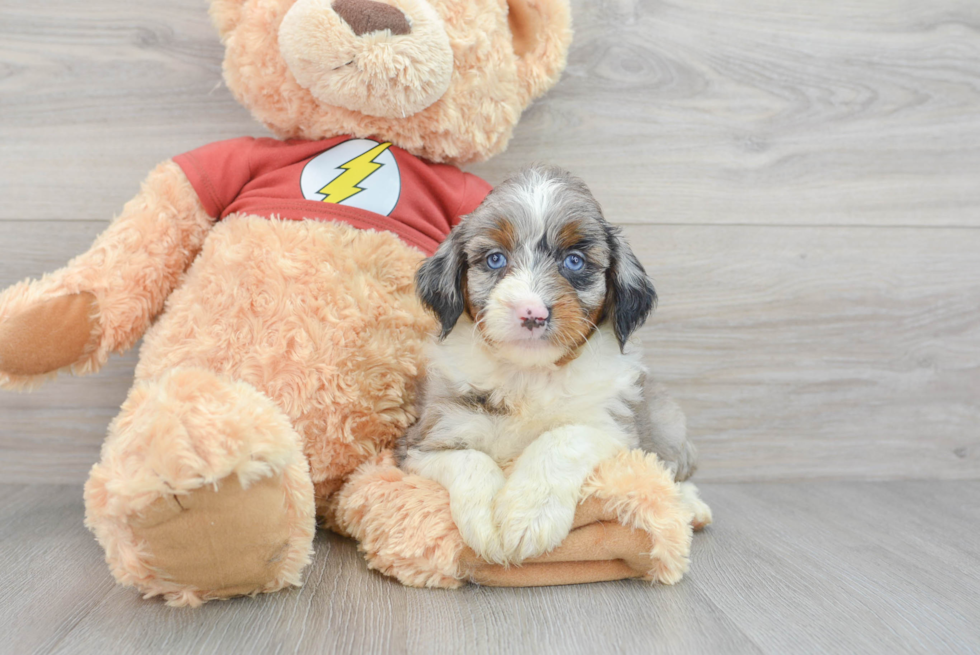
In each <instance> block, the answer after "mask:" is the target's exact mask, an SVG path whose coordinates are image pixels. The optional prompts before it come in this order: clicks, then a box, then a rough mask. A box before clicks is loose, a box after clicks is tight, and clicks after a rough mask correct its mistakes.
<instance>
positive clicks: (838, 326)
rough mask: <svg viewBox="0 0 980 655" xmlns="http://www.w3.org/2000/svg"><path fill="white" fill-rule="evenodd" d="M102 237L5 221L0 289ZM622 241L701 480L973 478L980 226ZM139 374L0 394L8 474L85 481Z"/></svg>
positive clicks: (979, 438)
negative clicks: (635, 260) (639, 281)
mask: <svg viewBox="0 0 980 655" xmlns="http://www.w3.org/2000/svg"><path fill="white" fill-rule="evenodd" d="M100 225H101V224H100V223H98V222H93V223H82V224H80V225H78V226H76V225H75V224H65V223H51V222H43V221H41V222H39V221H20V222H9V221H8V222H0V243H2V244H5V246H4V247H5V250H6V251H8V252H10V253H11V255H10V257H9V258H8V259H5V260H4V261H3V263H2V264H0V286H3V285H5V284H8V283H10V282H13V281H15V280H16V279H19V278H21V277H22V276H23V273H24V272H27V273H31V274H35V275H36V274H38V273H40V272H41V271H43V270H44V269H46V268H47V269H51V268H54V267H55V266H57V265H58V264H60V263H61V262H63V261H65V260H67V259H68V258H69V257H70V256H71V255H72V254H74V253H77V252H81V251H82V250H84V249H85V248H87V247H88V244H89V242H90V240H91V238H92V237H93V236H94V234H95V232H96V231H97V228H98V227H99V226H100ZM52 231H57V232H58V233H59V234H60V235H61V239H60V240H58V241H57V242H55V243H52V242H51V241H50V239H49V238H48V235H49V234H50V233H51V232H52ZM626 232H627V235H628V237H629V239H630V240H631V242H632V244H633V246H634V249H635V250H636V251H637V253H639V256H640V258H641V259H642V261H643V263H644V264H645V265H646V267H647V269H648V270H649V271H650V272H651V274H652V275H653V277H654V280H655V283H656V286H657V288H658V290H659V293H660V299H661V300H660V305H659V308H658V310H657V312H656V313H655V314H654V316H653V318H652V319H651V320H650V321H649V323H648V325H647V326H646V327H645V328H644V329H643V330H642V332H641V337H642V339H643V341H644V343H645V346H646V349H647V361H648V363H649V364H650V365H651V367H652V368H653V370H654V372H655V374H656V375H657V376H658V377H659V378H660V379H661V380H662V381H663V382H664V383H666V384H667V385H668V387H669V388H670V389H671V391H672V392H673V393H674V395H675V396H676V397H677V398H678V400H679V401H680V403H681V405H682V406H683V407H684V409H685V411H686V412H687V415H688V422H689V428H690V432H691V434H692V435H693V437H694V439H695V441H696V442H697V443H698V445H699V446H700V449H701V456H702V465H701V471H700V472H699V474H698V476H699V479H701V480H704V481H738V480H742V481H747V480H777V479H782V480H786V479H794V478H837V479H896V478H898V479H900V478H977V477H980V428H978V425H980V405H978V404H977V402H976V399H977V398H978V397H980V313H978V312H977V301H978V300H980V259H978V258H977V256H976V253H977V252H980V231H978V230H973V229H934V228H928V229H917V228H847V229H844V228H830V227H816V228H809V227H773V226H628V227H627V230H626ZM43 244H50V245H47V246H46V245H43ZM135 361H136V360H135V353H132V352H131V353H128V354H127V355H126V356H124V357H121V358H114V359H112V360H110V363H109V365H107V367H106V369H105V370H104V371H102V372H101V373H100V374H98V375H95V376H90V377H88V378H85V379H81V378H70V377H64V378H61V379H59V380H58V381H56V382H54V383H52V384H49V385H47V386H46V387H44V388H43V389H42V390H41V391H39V392H35V393H33V394H11V393H0V452H3V453H4V456H3V457H2V458H0V474H2V475H5V476H7V479H8V480H11V481H16V480H20V481H24V482H30V481H35V480H43V481H50V482H69V481H82V480H83V479H84V478H85V476H86V474H87V471H88V469H89V467H90V466H91V464H92V463H94V462H95V461H96V459H97V457H98V448H99V446H100V444H101V442H102V439H103V436H104V434H105V429H106V426H107V425H108V423H109V421H110V420H111V419H112V417H113V416H114V415H115V413H116V411H117V408H118V406H119V404H120V403H121V402H122V401H123V399H124V398H125V396H126V393H127V390H128V388H129V386H130V385H131V383H132V370H133V366H134V363H135Z"/></svg>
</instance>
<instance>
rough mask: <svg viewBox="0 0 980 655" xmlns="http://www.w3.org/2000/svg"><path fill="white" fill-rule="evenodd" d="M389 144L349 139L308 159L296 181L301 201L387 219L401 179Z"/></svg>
mask: <svg viewBox="0 0 980 655" xmlns="http://www.w3.org/2000/svg"><path fill="white" fill-rule="evenodd" d="M390 148H391V144H390V143H387V142H385V143H379V142H378V141H374V140H372V139H351V140H349V141H344V142H343V143H339V144H337V145H335V146H334V147H333V148H330V149H329V150H325V151H323V152H321V153H320V154H319V155H317V156H316V157H314V158H313V159H311V160H310V161H309V162H308V163H307V164H306V166H305V167H303V173H302V174H301V175H300V178H299V185H300V188H301V189H302V191H303V197H304V198H306V199H307V200H316V201H318V202H329V203H334V204H338V205H346V206H348V207H357V208H359V209H366V210H367V211H370V212H374V213H375V214H381V215H382V216H387V215H388V214H390V213H391V212H392V211H393V210H394V209H395V205H397V204H398V196H399V195H400V194H401V187H402V182H401V175H400V174H399V173H398V163H397V162H396V161H395V156H394V155H393V154H391V150H390Z"/></svg>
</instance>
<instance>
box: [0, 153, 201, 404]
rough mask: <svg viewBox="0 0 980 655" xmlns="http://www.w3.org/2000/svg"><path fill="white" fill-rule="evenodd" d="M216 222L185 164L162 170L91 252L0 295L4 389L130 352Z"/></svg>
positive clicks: (0, 376) (167, 165) (86, 370)
mask: <svg viewBox="0 0 980 655" xmlns="http://www.w3.org/2000/svg"><path fill="white" fill-rule="evenodd" d="M212 224H213V221H212V219H211V218H210V217H209V216H208V213H207V212H206V211H205V209H204V207H203V206H202V204H201V201H200V200H199V199H198V196H197V193H196V192H195V191H194V188H193V187H192V186H191V184H190V182H188V180H187V177H186V176H185V175H184V172H183V171H182V170H181V169H180V167H179V166H178V165H177V164H175V163H174V162H173V161H170V160H168V161H165V162H163V163H161V164H160V165H159V166H157V167H156V168H155V169H154V170H153V171H152V172H151V173H150V174H149V176H147V178H146V180H145V181H144V182H143V185H142V188H141V189H140V192H139V193H138V194H137V195H136V197H135V198H133V199H132V200H130V201H129V202H128V203H126V206H125V207H124V208H123V211H122V214H120V215H119V217H118V218H116V219H115V220H114V221H113V222H112V223H111V224H110V225H109V227H108V228H107V229H106V230H105V231H104V232H103V233H102V234H101V235H99V237H98V238H97V239H96V240H95V243H94V244H93V245H92V247H91V248H90V249H89V250H88V252H86V253H84V254H82V255H79V256H78V257H76V258H74V259H73V260H71V261H70V262H69V263H68V265H67V266H65V267H64V268H62V269H59V270H58V271H55V272H54V273H51V274H48V275H45V276H44V277H43V278H41V279H40V280H28V281H24V282H21V283H18V284H15V285H14V286H12V287H10V288H8V289H7V290H5V291H3V292H2V293H0V387H4V388H28V387H31V386H36V385H37V384H39V383H40V382H42V381H43V380H44V379H45V377H49V376H50V374H52V373H55V372H57V371H58V370H61V369H70V370H72V371H73V372H75V373H90V372H92V371H95V370H97V369H98V368H100V367H101V366H102V364H103V363H105V361H106V359H107V358H108V355H109V353H110V352H121V351H123V350H126V349H127V348H129V347H130V346H132V345H133V344H134V343H135V342H136V341H137V340H138V339H139V338H140V337H141V336H142V335H143V333H144V332H145V331H146V329H147V328H148V327H149V325H150V323H151V321H152V320H153V319H154V317H156V316H157V314H159V313H160V312H161V311H162V309H163V304H164V301H165V300H166V299H167V296H169V295H170V293H171V291H173V290H174V288H175V287H176V286H177V284H178V283H179V282H180V279H181V277H182V275H183V273H184V271H185V270H186V269H187V267H188V266H189V265H190V263H191V262H192V261H193V259H194V258H195V257H196V256H197V253H198V252H199V251H200V249H201V246H202V245H203V243H204V239H205V237H206V236H207V234H208V231H209V230H210V228H211V226H212Z"/></svg>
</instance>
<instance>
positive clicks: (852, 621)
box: [0, 481, 980, 655]
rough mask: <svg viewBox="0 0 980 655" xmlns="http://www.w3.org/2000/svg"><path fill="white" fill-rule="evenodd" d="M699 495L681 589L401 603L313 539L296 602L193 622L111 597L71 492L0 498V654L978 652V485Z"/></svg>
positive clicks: (345, 552) (326, 538)
mask: <svg viewBox="0 0 980 655" xmlns="http://www.w3.org/2000/svg"><path fill="white" fill-rule="evenodd" d="M702 491H703V494H704V497H705V499H706V500H707V501H708V502H709V503H710V504H711V505H712V506H713V508H714V510H715V514H716V519H717V522H716V523H715V524H714V525H713V526H711V527H710V528H709V529H708V530H707V531H706V532H704V533H701V534H699V535H697V536H696V537H695V541H694V551H693V553H692V560H693V565H692V570H691V572H690V573H689V574H688V576H687V577H686V578H685V579H684V580H683V581H682V582H681V583H680V584H678V585H676V586H674V587H662V586H650V585H647V584H642V583H638V582H635V581H623V582H615V583H603V584H594V585H585V586H571V587H554V588H542V589H493V588H480V587H475V586H469V587H464V588H463V589H461V590H457V591H443V590H416V589H405V588H403V587H401V586H399V585H398V584H397V583H395V582H393V581H391V580H388V579H386V578H383V577H381V576H379V575H378V574H376V573H374V572H371V571H368V570H367V567H366V565H365V564H364V562H363V560H362V559H361V558H360V556H359V555H358V554H357V553H356V550H355V547H354V544H353V543H352V542H350V541H349V540H346V539H342V538H339V537H336V536H335V535H328V534H325V533H324V534H320V535H318V538H317V551H316V556H315V560H314V563H313V565H312V567H311V568H310V570H309V572H308V575H307V579H306V584H305V586H304V587H303V588H301V589H298V590H292V591H287V592H283V593H278V594H271V595H266V596H260V597H257V598H252V599H237V600H232V601H227V602H216V603H210V604H207V605H205V606H204V607H203V608H201V609H198V610H189V609H173V608H168V607H166V606H164V605H163V604H162V603H160V602H158V601H144V600H141V599H140V598H139V596H138V594H136V593H135V592H133V591H132V590H129V589H123V588H120V587H113V586H112V583H111V579H110V578H109V574H108V572H107V571H106V570H105V566H104V564H103V563H102V559H101V553H100V552H99V550H98V548H97V546H96V545H95V543H94V541H93V540H92V538H91V536H90V535H88V533H87V532H85V530H84V528H83V527H82V525H81V501H80V498H81V489H80V488H79V487H77V486H46V485H32V486H23V485H0V630H2V631H3V633H4V634H5V635H6V638H5V639H4V640H2V641H0V653H18V655H20V654H23V653H48V652H63V653H79V654H85V653H103V652H123V651H124V652H140V653H144V652H145V653H157V652H161V653H162V652H167V653H173V652H187V653H226V652H227V653H241V654H243V655H244V654H248V653H268V652H277V653H285V652H296V653H312V652H334V653H376V652H396V653H400V652H412V653H415V652H424V653H449V652H452V653H456V652H479V653H484V652H508V653H551V652H562V653H568V654H570V655H575V654H577V653H590V652H599V651H601V652H618V653H719V652H726V653H727V652H732V653H734V652H738V653H742V652H746V653H809V652H829V653H851V652H862V653H969V652H976V650H977V649H978V648H980V628H978V627H977V626H976V621H975V617H976V616H977V615H978V612H980V592H978V589H980V587H978V586H977V585H976V584H975V579H976V575H977V573H976V568H975V566H974V567H973V568H972V569H970V568H969V566H970V562H971V561H974V560H975V558H976V557H977V551H976V545H975V544H976V543H977V541H978V540H977V537H978V534H977V530H978V528H977V524H976V523H975V522H959V523H957V524H956V525H955V529H954V530H950V526H949V519H950V517H953V516H956V515H957V514H956V513H957V512H958V511H961V510H962V509H963V508H970V510H969V511H976V510H975V508H976V507H978V506H980V483H978V482H976V481H941V482H923V481H902V482H870V483H854V482H848V483H838V482H803V483H755V484H749V483H742V484H705V485H702ZM946 537H952V539H953V541H952V542H948V543H947V541H946ZM950 544H952V545H950ZM970 544H972V546H970V547H971V548H972V550H966V549H965V547H966V546H968V545H970ZM971 558H972V560H971ZM957 577H960V578H962V580H961V581H959V582H957V580H956V578H957Z"/></svg>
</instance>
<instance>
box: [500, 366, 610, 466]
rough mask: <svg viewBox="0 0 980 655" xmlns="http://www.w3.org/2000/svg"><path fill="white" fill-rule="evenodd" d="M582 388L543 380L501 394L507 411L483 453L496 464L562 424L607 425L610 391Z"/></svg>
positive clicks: (558, 381) (518, 453)
mask: <svg viewBox="0 0 980 655" xmlns="http://www.w3.org/2000/svg"><path fill="white" fill-rule="evenodd" d="M611 391H612V390H611V389H610V388H609V386H608V385H607V386H606V387H605V388H604V389H603V388H597V389H582V388H581V385H567V384H562V381H561V380H557V381H556V380H553V379H552V380H542V381H540V382H538V383H537V384H534V383H531V384H526V385H522V387H521V388H517V389H509V390H508V391H507V392H506V393H504V394H503V396H504V399H505V402H506V405H507V408H508V411H507V412H506V413H504V414H503V415H501V416H499V417H498V418H497V421H496V426H495V427H496V429H495V430H494V431H493V434H491V435H488V436H489V438H488V439H487V440H486V441H484V443H483V444H482V446H483V448H482V449H483V450H485V451H486V452H487V453H488V454H490V455H491V457H493V458H494V459H495V460H497V461H498V462H504V461H507V460H509V459H512V458H514V457H517V456H518V455H520V453H521V452H522V451H523V450H524V449H525V448H526V447H527V446H528V445H529V444H530V443H531V442H533V441H534V440H535V439H537V438H538V437H540V436H541V435H542V434H544V433H546V432H549V431H550V430H554V429H555V428H558V427H561V426H564V425H593V426H600V425H608V424H610V423H611V419H610V416H609V412H608V410H607V407H608V405H609V402H610V392H611Z"/></svg>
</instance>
